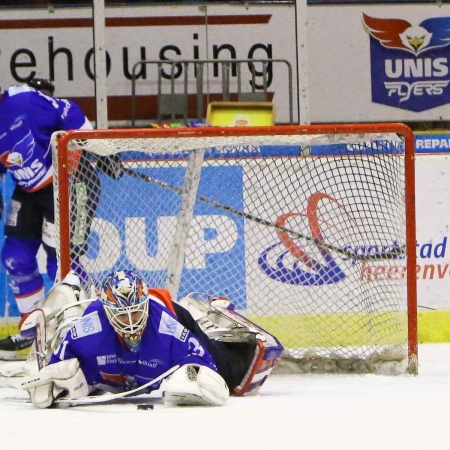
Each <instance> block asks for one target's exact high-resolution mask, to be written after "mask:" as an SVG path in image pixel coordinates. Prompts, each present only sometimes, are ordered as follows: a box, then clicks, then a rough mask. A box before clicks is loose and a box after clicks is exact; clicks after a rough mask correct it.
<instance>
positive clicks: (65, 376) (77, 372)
mask: <svg viewBox="0 0 450 450" xmlns="http://www.w3.org/2000/svg"><path fill="white" fill-rule="evenodd" d="M20 387H21V388H22V389H26V390H27V391H28V394H29V395H30V399H31V403H33V405H34V406H35V407H36V408H48V407H50V406H51V405H52V404H53V401H54V400H55V399H56V398H59V397H61V396H62V394H66V395H65V397H66V398H71V399H76V398H81V397H85V396H87V395H88V394H89V385H88V383H87V381H86V377H85V376H84V373H83V371H82V370H81V369H80V363H79V362H78V359H76V358H72V359H68V360H66V361H61V362H58V363H56V364H51V365H49V366H46V367H44V368H43V369H42V370H41V371H39V372H38V373H36V374H34V375H31V376H29V377H26V378H25V379H24V381H22V383H21V384H20Z"/></svg>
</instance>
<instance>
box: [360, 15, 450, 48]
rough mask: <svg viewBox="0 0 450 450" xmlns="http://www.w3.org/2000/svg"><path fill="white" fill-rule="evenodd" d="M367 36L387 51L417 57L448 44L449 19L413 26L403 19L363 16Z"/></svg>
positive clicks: (443, 18) (439, 18)
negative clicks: (402, 52) (391, 50)
mask: <svg viewBox="0 0 450 450" xmlns="http://www.w3.org/2000/svg"><path fill="white" fill-rule="evenodd" d="M363 18H364V24H365V25H366V27H367V29H368V31H369V34H370V35H371V36H372V37H373V38H374V39H376V40H377V41H379V42H380V44H381V45H382V46H383V47H385V48H389V49H398V50H402V51H406V52H409V53H412V54H413V55H414V56H419V55H420V54H421V53H424V52H427V51H430V50H433V49H436V48H441V47H446V46H447V45H449V44H450V17H433V18H430V19H426V20H423V21H422V22H421V23H419V24H418V25H413V24H411V23H410V22H408V21H407V20H403V19H378V18H375V17H370V16H368V15H367V14H363Z"/></svg>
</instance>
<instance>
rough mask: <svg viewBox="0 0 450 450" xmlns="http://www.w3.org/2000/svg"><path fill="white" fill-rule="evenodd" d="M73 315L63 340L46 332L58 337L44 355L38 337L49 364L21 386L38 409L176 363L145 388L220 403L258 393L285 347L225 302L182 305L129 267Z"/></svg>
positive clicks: (148, 376) (174, 401)
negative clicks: (75, 315) (172, 370)
mask: <svg viewBox="0 0 450 450" xmlns="http://www.w3.org/2000/svg"><path fill="white" fill-rule="evenodd" d="M72 276H73V275H72ZM66 309H67V306H66ZM44 311H45V309H44ZM47 315H48V311H47ZM54 316H55V312H52V313H50V315H48V317H54ZM31 317H33V316H31ZM71 320H72V323H71V326H70V328H69V331H67V333H66V334H65V335H64V337H62V338H60V339H55V336H54V332H50V333H49V335H48V336H47V337H46V341H49V339H50V340H51V342H58V341H59V345H58V347H57V348H56V349H52V350H53V353H51V354H49V355H48V356H47V357H46V358H45V351H46V345H45V344H43V342H42V338H41V339H37V340H36V343H37V352H38V354H40V355H41V356H44V360H46V361H48V365H47V366H46V367H44V368H43V369H41V370H40V372H38V373H37V374H34V375H32V376H30V377H27V378H26V379H25V381H24V382H23V383H22V386H23V387H24V388H25V389H27V390H28V392H29V394H30V397H31V400H32V402H33V404H34V405H35V406H36V407H38V408H46V407H49V406H51V405H52V404H53V403H54V401H55V399H57V398H61V397H65V398H71V399H76V398H80V397H84V396H86V395H89V394H92V395H93V394H94V393H95V394H98V392H99V391H103V392H123V391H128V390H132V389H134V388H136V387H139V386H142V385H144V384H147V383H148V382H149V381H150V380H153V379H155V378H157V377H159V376H160V375H162V374H164V372H166V371H167V370H168V369H170V368H171V367H174V366H177V365H179V366H180V368H179V369H177V370H176V371H175V372H174V373H173V374H172V375H171V376H170V377H169V378H166V379H165V380H163V381H162V382H160V383H156V384H154V385H152V386H149V387H148V388H147V389H146V391H145V392H149V391H152V390H156V389H160V391H161V392H162V395H163V399H164V402H165V404H169V405H195V406H207V405H212V406H219V405H223V404H224V403H225V402H226V400H227V399H228V397H229V395H230V394H234V395H247V394H255V393H256V392H257V391H258V389H259V388H260V386H261V385H262V384H263V383H264V382H265V380H266V379H267V377H268V376H269V375H270V372H271V371H272V368H273V366H274V365H275V363H276V361H277V360H278V358H279V357H280V356H281V353H282V351H283V347H282V346H281V344H280V343H279V341H278V340H277V339H276V338H275V337H274V336H272V335H271V334H269V333H267V332H266V331H265V330H263V329H261V328H259V327H258V326H256V325H255V324H253V323H252V322H250V321H249V320H247V319H246V318H245V317H243V316H241V315H240V314H238V313H237V312H235V311H234V307H233V305H232V304H231V303H230V301H228V300H227V299H223V298H208V297H206V298H205V297H203V298H196V297H195V296H194V295H189V296H188V297H186V298H184V299H182V300H180V302H179V304H178V303H175V302H173V301H172V300H171V297H170V294H169V292H168V291H167V290H165V289H153V288H150V289H149V288H148V287H147V286H146V284H145V282H144V281H143V280H142V279H141V278H140V277H139V276H138V275H136V274H135V273H134V272H131V271H127V270H123V271H116V272H114V273H113V274H111V275H109V276H108V277H107V278H106V280H105V282H104V284H103V288H102V293H101V298H100V299H97V300H92V301H91V303H90V304H89V306H88V307H87V308H86V310H85V311H84V313H83V315H82V316H81V317H79V318H78V319H77V320H75V321H73V317H72V318H71ZM44 322H47V323H49V322H51V321H49V320H46V321H44ZM25 328H27V329H32V328H33V327H32V326H30V324H29V325H28V326H27V327H25ZM36 328H39V327H36ZM41 328H42V327H41ZM23 329H24V328H22V330H23ZM66 330H67V326H66ZM41 334H42V333H41ZM52 335H53V336H52ZM43 354H44V355H43Z"/></svg>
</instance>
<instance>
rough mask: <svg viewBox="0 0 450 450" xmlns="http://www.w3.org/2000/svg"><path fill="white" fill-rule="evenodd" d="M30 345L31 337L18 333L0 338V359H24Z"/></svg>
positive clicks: (31, 343)
mask: <svg viewBox="0 0 450 450" xmlns="http://www.w3.org/2000/svg"><path fill="white" fill-rule="evenodd" d="M32 345H33V339H28V338H25V337H23V336H21V335H20V334H13V335H11V336H8V337H6V338H4V339H0V360H2V361H25V360H26V359H27V356H28V354H29V353H30V349H31V346H32Z"/></svg>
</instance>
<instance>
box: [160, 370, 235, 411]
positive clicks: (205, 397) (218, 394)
mask: <svg viewBox="0 0 450 450" xmlns="http://www.w3.org/2000/svg"><path fill="white" fill-rule="evenodd" d="M160 390H161V391H162V395H163V399H164V404H166V405H168V406H222V405H224V404H225V402H226V401H227V400H228V397H229V396H230V394H229V390H228V386H227V384H226V383H225V380H224V379H223V378H222V377H221V376H220V375H219V374H218V373H217V372H214V370H212V369H210V368H209V367H206V366H200V365H198V364H186V365H185V366H182V367H180V368H179V369H178V370H177V371H176V372H174V373H173V374H172V375H171V376H170V377H169V378H167V379H166V380H164V381H163V382H162V383H161V387H160Z"/></svg>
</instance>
